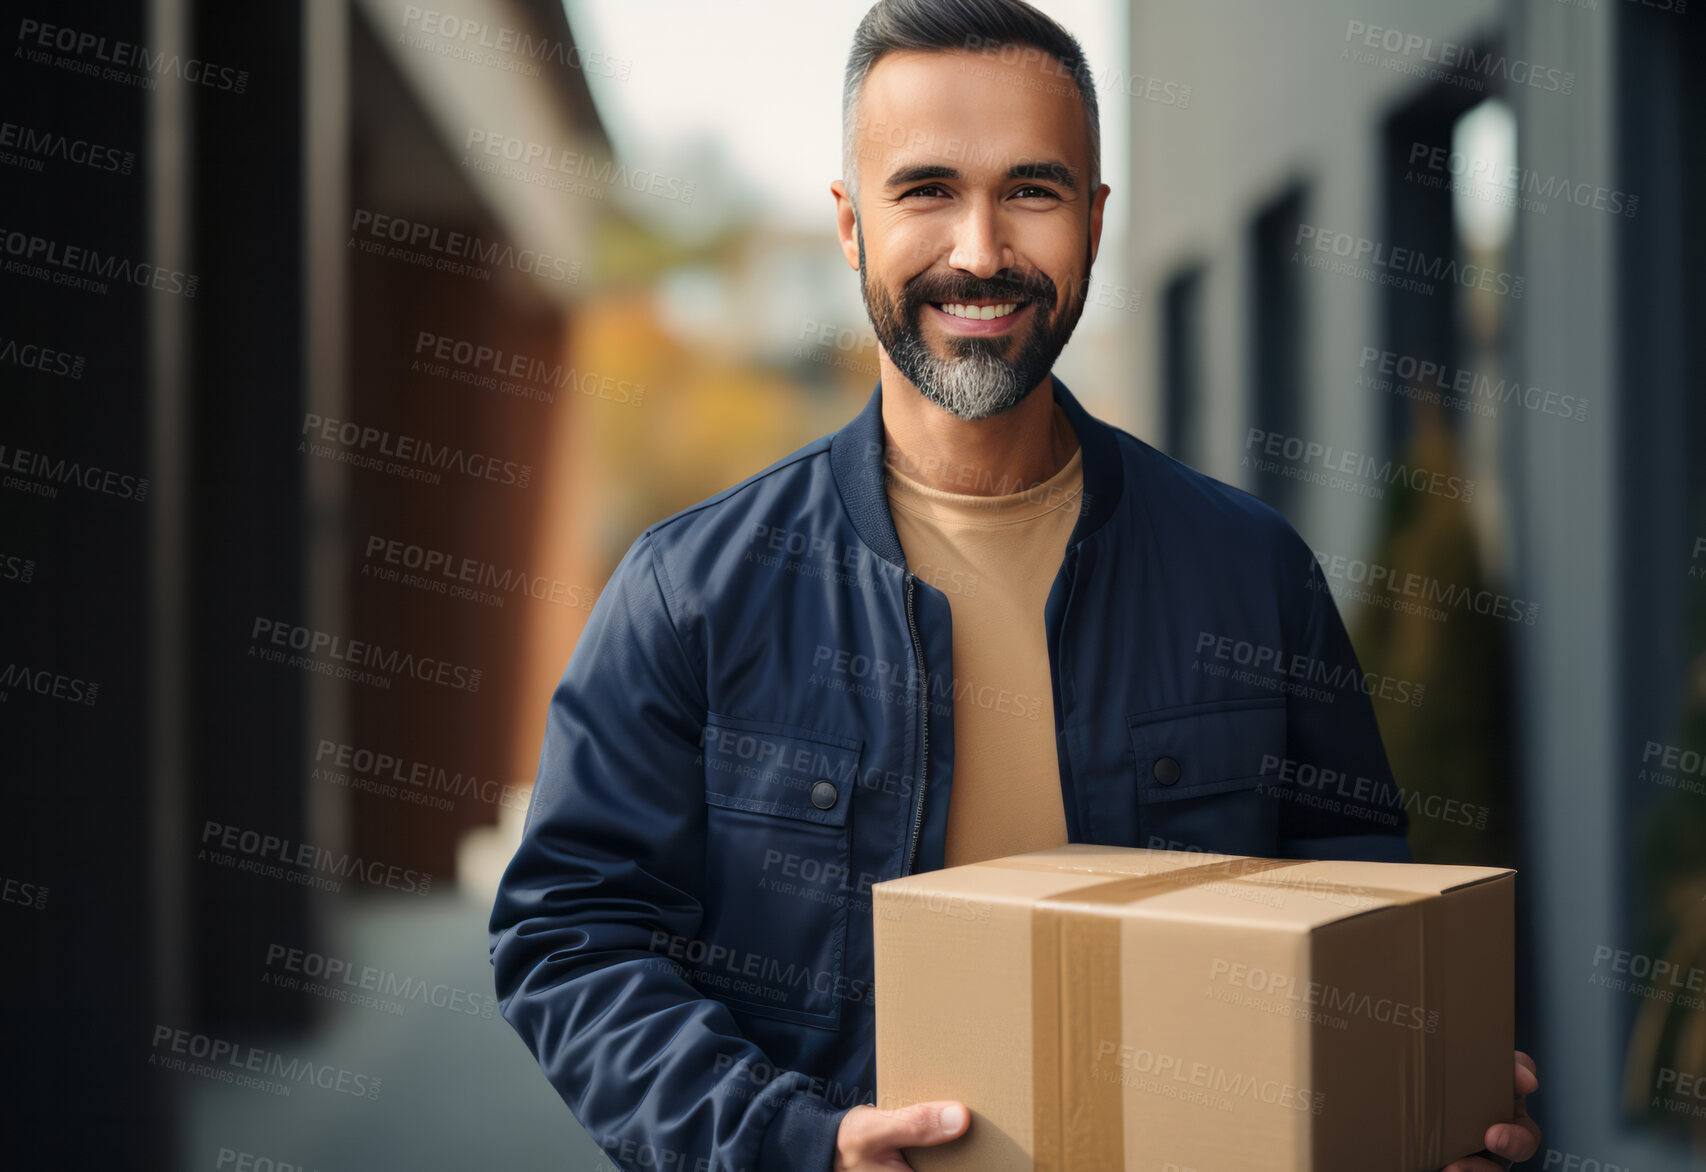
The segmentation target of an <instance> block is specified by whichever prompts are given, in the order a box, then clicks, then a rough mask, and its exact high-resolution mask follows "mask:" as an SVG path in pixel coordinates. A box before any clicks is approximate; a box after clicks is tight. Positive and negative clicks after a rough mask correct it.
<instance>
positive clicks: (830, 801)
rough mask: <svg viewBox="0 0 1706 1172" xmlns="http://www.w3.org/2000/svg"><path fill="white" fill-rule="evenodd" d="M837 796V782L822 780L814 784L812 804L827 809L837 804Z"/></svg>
mask: <svg viewBox="0 0 1706 1172" xmlns="http://www.w3.org/2000/svg"><path fill="white" fill-rule="evenodd" d="M836 796H837V795H836V792H835V783H834V782H832V781H820V782H818V783H817V784H815V785H813V786H812V805H814V806H816V807H817V808H818V809H820V810H827V809H829V808H830V807H831V806H833V805H835V799H836Z"/></svg>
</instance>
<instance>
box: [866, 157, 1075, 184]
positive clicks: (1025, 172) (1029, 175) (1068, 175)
mask: <svg viewBox="0 0 1706 1172" xmlns="http://www.w3.org/2000/svg"><path fill="white" fill-rule="evenodd" d="M959 178H962V176H961V175H960V173H959V171H958V170H957V169H956V168H953V167H944V166H942V165H941V164H940V163H919V164H915V165H914V166H911V167H902V168H901V169H900V170H898V171H896V172H895V173H894V174H892V175H890V176H889V177H888V182H887V184H886V186H888V187H891V188H892V187H902V186H905V185H906V184H908V183H921V182H923V181H925V180H928V179H959ZM1007 178H1009V179H1047V180H1049V181H1050V182H1053V183H1058V184H1060V185H1061V186H1062V187H1064V188H1066V189H1067V190H1068V191H1077V190H1078V180H1077V179H1075V178H1074V177H1073V174H1072V168H1071V167H1068V166H1067V165H1066V164H1065V163H1060V162H1055V161H1054V160H1052V159H1049V160H1043V161H1041V162H1035V163H1016V164H1014V165H1013V166H1011V167H1009V168H1008V169H1007Z"/></svg>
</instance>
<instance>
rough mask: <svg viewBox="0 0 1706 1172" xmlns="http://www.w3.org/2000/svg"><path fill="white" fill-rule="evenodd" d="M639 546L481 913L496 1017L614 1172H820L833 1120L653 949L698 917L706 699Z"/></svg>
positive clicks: (656, 571) (588, 641)
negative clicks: (486, 918)
mask: <svg viewBox="0 0 1706 1172" xmlns="http://www.w3.org/2000/svg"><path fill="white" fill-rule="evenodd" d="M668 585H669V579H668V577H667V575H666V574H665V573H664V572H663V570H662V567H661V566H660V565H659V563H658V560H657V556H656V553H655V550H654V548H653V539H652V537H651V535H650V534H642V535H641V537H640V538H639V539H638V540H636V541H635V542H634V544H633V546H632V547H631V548H630V549H629V550H628V552H627V554H626V555H625V556H624V557H623V559H622V561H621V562H620V564H618V566H617V567H616V570H615V572H614V573H613V574H612V576H611V579H610V582H609V585H608V586H607V587H606V588H605V590H604V592H603V593H602V594H601V595H600V596H599V599H598V602H597V603H596V604H595V605H594V607H593V610H592V613H591V615H589V616H588V619H587V624H586V628H585V630H584V632H583V633H582V635H581V638H580V641H579V643H578V645H577V646H576V648H575V650H574V653H573V655H572V656H571V657H570V661H569V665H568V668H567V670H566V671H565V672H564V673H563V677H562V680H561V682H560V683H559V684H558V686H557V689H556V691H555V693H554V694H553V695H552V698H551V704H550V710H549V716H548V720H547V724H546V730H545V740H544V749H543V752H542V754H541V756H540V761H539V775H538V778H537V780H536V782H535V785H534V791H533V800H532V803H531V805H530V806H529V807H528V813H527V820H526V824H525V828H524V830H523V832H522V837H521V844H520V846H519V847H518V849H517V850H516V853H515V856H514V858H513V859H512V860H511V861H510V864H509V867H508V868H507V870H506V871H505V873H504V876H503V879H502V881H501V883H500V885H499V888H498V895H497V901H496V903H495V905H494V906H493V908H492V917H491V925H490V948H491V961H492V965H493V968H494V970H495V979H496V987H497V995H498V1001H499V1006H500V1008H501V1009H502V1011H503V1015H504V1018H505V1019H506V1020H507V1021H508V1022H509V1023H510V1025H511V1026H513V1027H514V1028H515V1030H516V1032H517V1033H519V1034H520V1035H521V1038H522V1040H523V1041H524V1042H526V1043H527V1046H528V1049H530V1050H531V1051H532V1052H533V1055H534V1057H535V1058H537V1059H538V1060H539V1065H540V1067H541V1068H542V1069H543V1070H544V1072H545V1076H546V1077H547V1078H548V1079H549V1080H550V1082H551V1085H552V1086H553V1087H555V1088H556V1091H557V1093H558V1094H559V1095H561V1096H562V1098H563V1101H564V1102H565V1103H567V1104H568V1106H569V1109H570V1110H571V1111H572V1112H573V1113H574V1115H575V1118H576V1119H578V1120H579V1121H580V1123H581V1125H582V1126H583V1127H585V1128H586V1130H587V1131H588V1133H590V1134H591V1136H592V1138H593V1140H594V1142H596V1143H598V1144H599V1146H600V1147H601V1148H602V1149H603V1150H604V1152H605V1154H606V1155H607V1156H608V1157H609V1158H610V1159H611V1160H612V1161H614V1162H615V1163H616V1164H617V1165H618V1166H619V1167H622V1168H647V1169H657V1168H675V1169H683V1170H686V1169H701V1170H703V1172H712V1170H719V1172H755V1170H756V1172H829V1170H830V1169H831V1167H832V1166H833V1160H834V1153H835V1137H836V1133H837V1130H838V1128H839V1126H840V1122H841V1117H842V1116H843V1115H845V1114H846V1112H847V1111H848V1110H850V1109H851V1107H838V1106H835V1105H832V1104H831V1103H830V1102H829V1100H827V1099H825V1098H823V1097H822V1096H821V1095H818V1094H814V1093H812V1091H811V1090H810V1089H809V1086H810V1083H811V1079H810V1078H809V1077H808V1076H807V1075H805V1074H804V1073H802V1072H799V1071H790V1070H777V1069H776V1067H775V1066H774V1064H772V1063H770V1062H769V1061H768V1059H767V1058H766V1057H765V1055H764V1053H763V1052H762V1051H761V1050H760V1049H759V1048H758V1047H757V1046H756V1045H755V1044H754V1043H752V1042H751V1041H749V1040H748V1039H747V1038H746V1037H745V1036H743V1034H742V1033H741V1031H740V1029H739V1027H738V1026H737V1025H736V1023H735V1021H734V1019H733V1017H732V1015H731V1014H730V1012H729V1010H728V1008H727V1007H726V1006H725V1005H724V1004H723V1003H722V1002H720V1001H717V1000H714V999H711V998H708V997H706V996H704V995H703V994H701V993H700V992H699V991H698V989H696V988H695V987H694V986H693V985H692V984H690V983H689V982H688V981H687V980H686V978H685V976H684V975H683V973H682V971H681V970H680V969H679V968H678V967H677V965H676V964H675V962H674V961H673V960H672V959H670V957H669V956H668V955H667V952H668V949H667V948H662V949H660V947H659V944H660V942H669V941H672V940H676V941H678V940H681V939H687V940H692V939H694V938H696V936H697V933H698V931H699V928H700V925H701V921H702V919H703V905H702V903H701V899H700V895H701V892H702V884H703V878H704V874H705V807H704V780H703V766H702V765H701V764H699V742H700V737H701V733H702V730H703V728H704V723H705V721H704V717H705V710H706V701H705V690H704V686H703V682H702V678H701V675H700V673H698V672H696V671H695V669H694V666H693V662H692V660H691V658H690V657H689V655H688V654H687V651H686V648H685V647H684V645H683V643H682V640H681V638H680V636H679V634H678V632H677V629H676V627H675V624H674V622H673V621H672V619H671V617H670V611H669V606H668V605H667V603H666V599H667V598H668V597H669V591H668Z"/></svg>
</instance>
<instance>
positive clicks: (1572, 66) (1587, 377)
mask: <svg viewBox="0 0 1706 1172" xmlns="http://www.w3.org/2000/svg"><path fill="white" fill-rule="evenodd" d="M1130 32H1131V62H1132V76H1133V78H1134V79H1135V81H1137V82H1139V83H1141V84H1139V85H1135V86H1134V87H1133V91H1132V92H1133V96H1132V109H1133V125H1132V146H1131V151H1132V156H1131V157H1132V171H1131V174H1130V176H1129V180H1130V185H1131V192H1132V200H1133V209H1132V212H1133V215H1132V218H1133V223H1134V225H1136V228H1135V232H1134V235H1135V238H1136V246H1135V249H1136V251H1135V259H1134V271H1135V274H1136V276H1135V279H1136V281H1137V283H1138V285H1139V286H1140V288H1142V289H1143V290H1145V291H1146V292H1147V293H1148V294H1150V296H1151V298H1152V304H1154V305H1155V306H1156V307H1157V312H1156V313H1155V314H1154V315H1152V316H1150V317H1147V318H1145V319H1144V320H1143V323H1142V326H1141V327H1140V328H1141V332H1142V339H1141V341H1140V343H1139V350H1140V351H1141V352H1142V353H1143V354H1144V355H1145V361H1143V362H1142V363H1141V364H1140V365H1139V368H1138V371H1137V374H1136V383H1137V392H1136V400H1137V404H1138V409H1139V413H1140V416H1141V419H1142V424H1141V425H1140V427H1141V428H1143V429H1145V430H1143V432H1142V433H1143V434H1146V435H1149V436H1152V437H1154V438H1155V439H1156V440H1157V442H1159V443H1160V444H1161V445H1162V446H1164V447H1165V448H1167V449H1168V450H1169V451H1171V452H1172V453H1173V454H1174V455H1176V456H1178V457H1179V458H1181V459H1184V460H1186V461H1187V462H1189V463H1192V464H1194V465H1196V466H1198V467H1201V468H1203V469H1204V470H1206V471H1208V472H1210V473H1211V474H1213V475H1215V476H1218V477H1220V478H1222V479H1224V480H1227V481H1229V482H1231V483H1234V484H1238V485H1240V486H1241V487H1244V488H1247V489H1249V490H1251V491H1253V492H1256V493H1258V494H1260V495H1262V496H1263V497H1264V498H1265V499H1267V500H1269V501H1270V502H1271V503H1273V504H1275V505H1276V506H1277V507H1279V508H1281V509H1282V510H1283V511H1284V512H1285V513H1286V514H1287V515H1288V516H1289V517H1290V518H1291V520H1292V521H1293V523H1294V524H1295V525H1296V526H1297V528H1298V529H1299V531H1300V532H1301V533H1302V534H1303V536H1304V537H1305V538H1306V539H1307V540H1308V541H1309V543H1310V545H1311V547H1312V548H1313V549H1314V550H1315V551H1316V555H1317V558H1318V559H1320V560H1321V561H1322V564H1323V569H1324V571H1325V572H1326V573H1327V576H1328V581H1329V583H1330V584H1331V585H1332V587H1333V591H1334V594H1335V598H1336V600H1337V602H1338V606H1339V609H1340V613H1341V615H1342V616H1343V617H1344V619H1345V622H1346V624H1347V626H1348V627H1349V628H1350V630H1351V632H1352V636H1353V639H1354V641H1355V643H1356V646H1357V649H1358V654H1359V656H1360V658H1361V659H1362V661H1363V667H1364V669H1365V670H1366V671H1370V672H1375V673H1379V674H1380V675H1381V676H1382V677H1383V678H1393V679H1397V680H1401V681H1406V682H1409V683H1411V684H1413V685H1416V686H1418V687H1421V688H1423V689H1425V698H1424V700H1423V702H1422V703H1421V704H1419V705H1413V704H1406V703H1390V702H1382V701H1381V700H1380V699H1378V698H1377V699H1376V704H1375V707H1376V711H1377V714H1378V717H1379V719H1380V723H1381V728H1382V733H1383V736H1384V738H1385V740H1386V743H1387V747H1388V751H1389V755H1390V756H1391V758H1392V763H1393V767H1394V771H1395V774H1396V777H1397V780H1398V782H1399V784H1400V786H1401V787H1402V788H1403V789H1404V790H1405V794H1406V807H1407V808H1408V809H1409V810H1410V812H1411V825H1412V831H1411V843H1412V847H1413V849H1414V851H1415V854H1416V857H1417V858H1418V860H1422V861H1437V862H1485V863H1500V864H1505V865H1511V866H1516V867H1518V868H1520V870H1521V875H1520V878H1519V891H1520V899H1521V901H1522V904H1521V916H1520V920H1521V922H1522V923H1524V924H1526V925H1528V931H1527V932H1526V933H1525V934H1524V937H1523V939H1522V940H1521V941H1520V952H1519V956H1520V959H1519V965H1520V972H1519V991H1518V1001H1519V1022H1520V1025H1519V1038H1518V1042H1519V1046H1520V1047H1521V1048H1524V1049H1527V1050H1529V1051H1530V1052H1532V1053H1533V1054H1534V1055H1535V1056H1536V1057H1537V1059H1538V1061H1539V1066H1540V1072H1541V1074H1540V1078H1541V1087H1542V1093H1541V1094H1540V1095H1539V1096H1538V1097H1537V1098H1536V1099H1535V1101H1534V1102H1533V1104H1532V1107H1533V1110H1534V1112H1535V1114H1536V1115H1537V1116H1538V1117H1539V1118H1540V1119H1541V1121H1542V1123H1543V1125H1544V1126H1545V1129H1546V1144H1545V1148H1546V1151H1545V1152H1544V1153H1543V1154H1544V1156H1545V1163H1544V1166H1545V1167H1564V1166H1581V1167H1594V1166H1602V1167H1612V1166H1619V1167H1638V1168H1661V1167H1663V1168H1682V1167H1685V1166H1690V1165H1688V1164H1687V1163H1685V1161H1686V1160H1687V1159H1688V1156H1687V1155H1686V1154H1685V1153H1686V1152H1688V1151H1693V1152H1695V1153H1696V1154H1695V1156H1694V1159H1695V1161H1696V1162H1695V1163H1694V1164H1693V1165H1692V1166H1699V1160H1700V1159H1701V1158H1702V1157H1701V1156H1700V1155H1699V1153H1700V1152H1701V1151H1706V1145H1703V1143H1702V1139H1701V1137H1702V1135H1703V1133H1702V1131H1701V1124H1700V1120H1699V1118H1698V1113H1697V1112H1693V1111H1691V1110H1690V1108H1691V1106H1692V1104H1691V1103H1689V1102H1687V1101H1684V1100H1682V1099H1680V1098H1678V1096H1677V1095H1676V1094H1675V1093H1674V1092H1675V1088H1676V1086H1677V1083H1678V1081H1679V1080H1684V1082H1686V1076H1687V1075H1689V1074H1698V1073H1700V1072H1702V1071H1703V1070H1706V1048H1703V1047H1706V1013H1702V1012H1700V1011H1699V1010H1698V1005H1699V1001H1698V997H1699V994H1700V989H1699V988H1698V987H1697V986H1698V983H1699V977H1700V970H1699V968H1698V967H1695V968H1693V970H1692V972H1693V976H1692V978H1690V977H1689V973H1690V971H1691V969H1690V966H1699V965H1700V950H1701V939H1702V933H1703V932H1706V921H1703V920H1702V911H1701V908H1702V906H1703V905H1702V904H1701V900H1702V898H1703V897H1706V829H1703V827H1702V822H1701V818H1702V814H1701V811H1702V805H1703V803H1706V794H1703V793H1702V790H1701V787H1700V785H1699V775H1698V769H1699V764H1698V762H1699V757H1698V753H1697V752H1696V754H1695V756H1694V757H1692V758H1690V757H1687V756H1686V754H1687V753H1688V752H1689V751H1691V750H1695V751H1697V750H1698V749H1699V748H1700V732H1701V728H1700V725H1701V721H1700V715H1699V714H1700V708H1701V687H1702V684H1701V673H1700V664H1701V660H1700V656H1701V653H1702V651H1703V650H1706V644H1703V643H1702V641H1701V623H1700V621H1699V612H1700V609H1701V605H1702V595H1701V592H1700V589H1699V584H1698V575H1699V571H1698V569H1696V568H1693V567H1697V566H1698V565H1699V564H1700V563H1699V562H1698V561H1697V560H1696V559H1697V557H1698V555H1697V554H1696V553H1695V552H1694V551H1695V548H1696V546H1695V537H1696V535H1698V534H1700V533H1701V532H1702V522H1703V518H1702V513H1701V501H1702V495H1703V494H1702V472H1701V463H1700V461H1699V459H1698V454H1699V452H1700V451H1701V450H1702V448H1701V442H1702V415H1703V413H1706V408H1703V403H1706V386H1703V384H1702V375H1701V369H1702V367H1701V362H1700V347H1701V336H1702V331H1701V329H1700V323H1701V322H1702V321H1703V320H1706V317H1703V314H1702V310H1703V308H1706V304H1703V300H1702V280H1701V273H1702V271H1703V266H1702V260H1703V259H1706V233H1703V232H1702V229H1701V227H1700V225H1699V222H1698V217H1697V216H1695V215H1692V214H1691V208H1690V206H1689V204H1688V197H1689V196H1690V194H1691V193H1693V192H1696V191H1698V190H1700V181H1701V180H1702V179H1706V169H1703V163H1706V160H1703V145H1702V144H1703V135H1702V126H1701V111H1702V109H1703V108H1706V102H1703V100H1702V99H1703V96H1706V95H1703V94H1702V89H1701V80H1700V79H1701V68H1700V66H1701V63H1702V61H1706V51H1703V50H1706V41H1703V38H1702V33H1701V21H1700V14H1699V13H1697V12H1694V11H1691V10H1688V9H1687V7H1686V6H1685V5H1683V4H1681V3H1669V2H1660V3H1652V4H1632V3H1606V2H1603V0H1602V2H1599V3H1594V2H1592V0H1587V2H1584V3H1548V2H1533V3H1530V2H1516V3H1500V2H1497V0H1487V2H1472V0H1463V2H1457V3H1450V4H1437V5H1435V4H1430V5H1418V4H1405V3H1397V2H1391V0H1323V2H1320V3H1311V4H1307V5H1256V4H1248V3H1240V2H1236V0H1208V2H1206V3H1198V4H1190V5H1173V4H1161V3H1144V2H1139V3H1136V4H1134V5H1133V6H1132V16H1131V29H1130ZM1187 88H1188V92H1189V93H1190V95H1191V100H1190V102H1189V105H1188V107H1185V108H1181V106H1180V105H1179V104H1178V103H1177V102H1167V101H1165V100H1164V96H1165V95H1166V94H1167V93H1169V92H1180V91H1183V90H1186V89H1187ZM1667 753H1668V754H1669V768H1668V769H1666V768H1664V767H1663V766H1664V763H1665V761H1666V758H1667ZM1688 761H1692V762H1694V766H1693V768H1694V770H1695V772H1694V773H1693V774H1692V775H1690V774H1689V773H1688V772H1687V771H1686V769H1684V768H1681V767H1679V763H1686V762H1688ZM1305 764H1309V763H1305ZM1318 764H1322V765H1330V763H1318ZM1302 776H1303V780H1304V782H1305V783H1306V784H1314V785H1316V786H1317V787H1318V788H1319V789H1320V791H1321V792H1322V793H1323V794H1327V795H1330V793H1331V791H1332V789H1333V787H1334V784H1336V783H1333V782H1330V781H1322V780H1321V779H1320V778H1319V777H1318V776H1316V775H1312V774H1309V773H1307V771H1304V772H1303V774H1302ZM1690 783H1692V789H1690V788H1689V787H1690ZM1655 828H1656V829H1655ZM1655 962H1664V964H1658V965H1657V966H1656V967H1657V968H1658V971H1659V972H1660V973H1663V972H1665V971H1667V970H1666V968H1665V967H1664V965H1666V964H1668V965H1670V966H1674V967H1672V968H1670V969H1669V970H1668V971H1669V972H1670V973H1671V974H1672V979H1671V981H1670V983H1669V984H1668V985H1667V984H1666V983H1665V982H1662V981H1661V982H1654V981H1653V980H1652V979H1651V978H1652V974H1653V971H1654V968H1655ZM1631 969H1633V970H1634V973H1635V974H1636V975H1634V976H1632V975H1631ZM1643 970H1645V972H1644V973H1643ZM1677 974H1681V976H1680V978H1679V977H1678V976H1677ZM1642 976H1645V977H1646V978H1648V979H1646V980H1642V979H1639V978H1640V977H1642ZM1690 980H1692V981H1693V983H1694V984H1695V986H1696V987H1695V988H1693V989H1692V990H1690V989H1689V988H1688V985H1689V982H1690ZM1690 995H1692V997H1693V998H1694V1001H1693V1003H1692V1005H1691V1004H1690V1003H1689V997H1690ZM1566 1160H1570V1161H1575V1162H1573V1163H1569V1164H1566V1163H1565V1161H1566ZM1594 1160H1597V1161H1600V1163H1599V1164H1598V1165H1595V1164H1593V1163H1591V1161H1594ZM1580 1161H1590V1162H1588V1163H1580Z"/></svg>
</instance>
